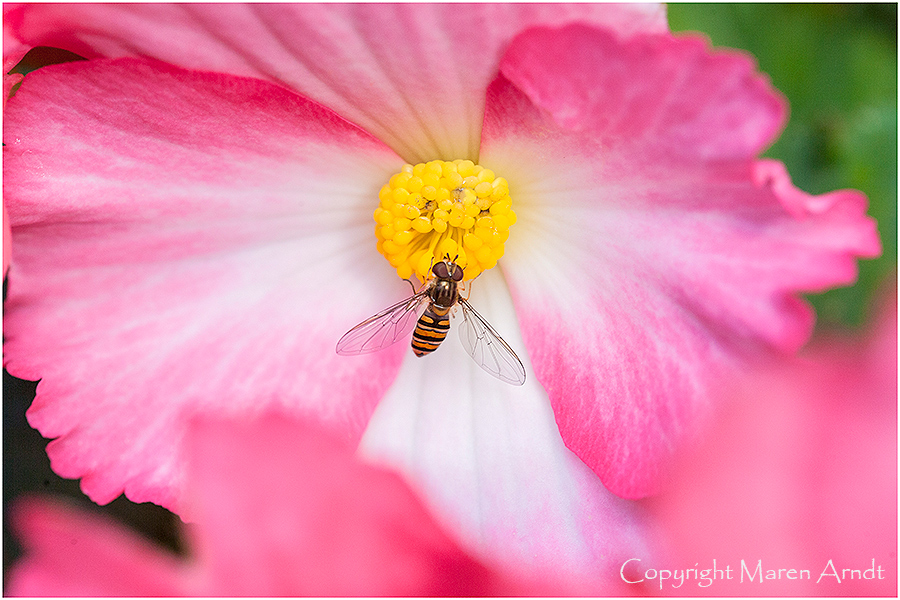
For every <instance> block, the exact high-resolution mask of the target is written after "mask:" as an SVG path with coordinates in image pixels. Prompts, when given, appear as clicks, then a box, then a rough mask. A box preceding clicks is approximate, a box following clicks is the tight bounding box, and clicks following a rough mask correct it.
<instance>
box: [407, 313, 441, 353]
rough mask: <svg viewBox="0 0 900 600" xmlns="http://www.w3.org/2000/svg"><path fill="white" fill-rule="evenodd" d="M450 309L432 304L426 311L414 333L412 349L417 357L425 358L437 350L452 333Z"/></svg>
mask: <svg viewBox="0 0 900 600" xmlns="http://www.w3.org/2000/svg"><path fill="white" fill-rule="evenodd" d="M449 313H450V307H449V306H448V307H447V308H445V309H442V308H440V307H438V306H435V305H434V304H432V305H431V306H429V307H428V308H426V309H425V312H424V313H422V316H421V317H419V321H418V322H417V323H416V329H415V331H413V337H412V348H413V352H415V353H416V356H425V355H426V354H429V353H431V352H434V351H435V350H437V347H438V346H440V345H441V342H443V341H444V338H445V337H447V332H448V331H450V317H449Z"/></svg>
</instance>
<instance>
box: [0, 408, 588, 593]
mask: <svg viewBox="0 0 900 600" xmlns="http://www.w3.org/2000/svg"><path fill="white" fill-rule="evenodd" d="M185 439H186V443H187V447H186V456H187V462H188V464H189V465H190V472H191V476H190V477H189V478H188V481H189V482H190V485H189V490H188V498H189V507H190V508H189V512H190V514H191V516H192V518H194V519H196V523H195V524H194V525H193V526H192V527H190V528H188V529H186V531H185V533H186V534H187V546H188V548H189V555H190V556H189V558H188V559H187V560H184V559H181V558H178V557H176V556H174V555H171V554H169V553H166V552H164V551H162V550H161V549H159V548H156V547H154V546H153V545H152V544H150V543H148V542H146V541H143V540H141V539H139V538H138V537H137V536H135V535H134V534H132V533H130V532H128V531H126V530H124V529H123V528H122V527H121V526H119V525H116V524H115V523H113V522H108V521H105V520H103V519H102V518H100V517H97V516H94V515H92V514H90V513H84V512H83V511H80V510H76V509H74V508H70V507H67V506H65V505H63V504H60V503H58V502H53V501H49V500H45V499H38V498H30V499H27V500H25V501H21V502H20V503H19V504H18V505H17V506H16V509H15V511H14V513H13V523H14V527H15V529H16V530H17V532H18V535H19V537H20V538H21V539H22V541H23V544H24V546H25V549H26V554H25V557H24V558H23V559H22V560H21V561H20V562H18V563H17V564H16V565H14V566H13V568H12V571H11V573H10V576H9V581H8V585H7V587H6V589H5V591H6V593H7V594H10V595H13V596H19V595H24V596H47V595H50V596H73V595H77V596H183V595H202V596H220V595H226V596H246V595H252V596H382V595H387V596H448V595H452V596H456V595H466V596H487V595H536V594H554V595H556V594H559V593H561V592H573V591H576V590H582V591H585V590H586V589H587V588H576V587H563V586H561V585H560V584H558V583H552V582H551V581H552V580H547V579H544V580H539V579H536V578H535V574H533V573H532V574H530V575H527V576H526V575H524V574H522V573H515V572H508V571H504V570H502V569H499V568H497V567H496V565H493V564H491V563H490V562H489V561H484V560H482V559H479V558H477V557H474V556H472V555H470V554H468V553H466V552H465V551H464V550H462V549H461V548H460V547H459V545H458V544H457V542H456V541H455V540H454V539H453V538H452V537H451V536H450V535H448V534H447V533H446V532H445V531H444V530H443V529H442V528H441V527H440V526H439V525H438V524H437V523H436V522H435V520H434V519H433V518H432V517H431V515H429V514H428V512H427V510H426V509H425V508H424V506H423V505H422V503H421V501H420V500H419V499H418V498H417V497H416V495H415V493H414V492H413V491H412V490H411V489H410V488H409V486H408V485H407V484H406V483H405V482H404V481H403V480H402V479H401V478H400V477H399V476H398V475H397V474H396V473H393V472H389V471H386V470H384V469H380V468H377V467H373V466H370V465H366V464H364V463H361V462H359V461H358V460H356V459H355V457H354V456H353V451H352V448H350V447H347V446H346V445H342V444H340V443H337V442H336V441H335V440H334V439H333V438H330V437H329V436H326V435H324V434H322V433H321V432H320V431H319V430H317V429H316V428H315V427H311V426H310V425H309V424H304V423H299V422H296V421H292V420H290V419H286V418H283V417H278V416H273V415H270V416H266V417H263V418H259V419H256V420H254V421H251V422H241V423H238V422H235V421H227V420H201V421H199V422H196V423H194V425H193V427H191V428H190V429H189V431H188V433H187V435H186V438H185Z"/></svg>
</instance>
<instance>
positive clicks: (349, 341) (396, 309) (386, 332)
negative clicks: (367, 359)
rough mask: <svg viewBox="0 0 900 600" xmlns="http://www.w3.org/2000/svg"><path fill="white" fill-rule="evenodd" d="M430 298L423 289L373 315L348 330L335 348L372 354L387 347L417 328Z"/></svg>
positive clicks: (341, 351)
mask: <svg viewBox="0 0 900 600" xmlns="http://www.w3.org/2000/svg"><path fill="white" fill-rule="evenodd" d="M427 300H428V293H427V291H421V292H419V293H418V294H416V295H414V296H410V297H409V298H407V299H406V300H403V301H401V302H398V303H397V304H395V305H393V306H391V307H390V308H386V309H384V310H383V311H381V312H380V313H378V314H377V315H375V316H374V317H369V318H368V319H366V320H365V321H363V322H362V323H360V324H359V325H357V326H356V327H354V328H353V329H351V330H350V331H348V332H347V333H345V334H344V337H342V338H341V339H340V340H338V343H337V348H335V350H337V353H338V354H368V353H369V352H376V351H378V350H381V349H382V348H387V347H388V346H390V345H391V344H393V343H394V342H397V341H398V340H400V339H401V338H403V337H404V336H406V335H407V334H408V333H409V332H410V331H412V330H413V328H414V327H415V326H416V321H418V320H419V316H420V313H421V312H422V310H423V309H424V306H425V304H426V302H427Z"/></svg>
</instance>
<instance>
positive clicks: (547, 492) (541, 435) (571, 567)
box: [361, 271, 646, 594]
mask: <svg viewBox="0 0 900 600" xmlns="http://www.w3.org/2000/svg"><path fill="white" fill-rule="evenodd" d="M470 300H471V303H472V304H473V306H474V307H475V308H476V310H478V311H479V313H481V314H482V315H483V316H484V317H485V318H486V319H488V321H489V322H490V323H491V324H492V325H493V326H494V328H495V329H496V330H497V331H498V332H499V333H500V334H501V335H503V336H504V338H505V340H506V341H507V342H508V343H509V344H510V345H511V346H512V347H513V348H514V349H515V350H516V351H517V353H518V354H519V356H520V358H522V359H523V361H524V362H526V363H528V360H527V355H526V354H525V352H524V348H525V347H524V345H523V343H522V340H521V337H520V335H519V328H518V326H517V324H516V321H515V318H514V316H513V315H514V312H513V309H512V304H511V301H510V298H509V292H508V291H507V289H506V287H505V285H504V283H503V279H502V276H501V275H500V274H499V273H498V272H497V271H489V272H486V273H484V274H482V275H481V277H479V278H478V279H477V280H476V281H475V282H474V286H473V291H472V294H471V298H470ZM460 326H461V323H460V322H459V320H457V322H455V323H453V324H452V327H451V329H457V328H459V327H460ZM448 337H449V338H454V337H456V333H455V332H454V331H451V333H450V335H449V336H448ZM528 370H529V375H528V377H529V379H527V380H526V382H525V385H524V386H522V387H517V386H512V385H509V384H507V383H504V382H501V381H499V380H496V379H494V378H493V377H491V375H489V374H488V373H486V372H484V371H482V370H481V369H480V368H479V367H478V365H477V364H476V363H475V362H474V361H473V360H472V359H471V358H470V357H469V356H468V355H467V354H466V353H465V352H464V350H463V347H462V345H461V344H460V342H459V340H456V339H447V340H446V341H445V342H444V343H443V344H442V345H441V346H440V347H439V348H438V350H437V351H435V352H434V354H431V355H428V356H426V357H423V358H417V357H415V356H414V355H413V354H412V353H411V352H410V353H408V354H407V357H406V361H405V362H404V364H403V366H402V368H401V370H400V374H399V375H398V377H397V380H396V381H395V383H394V385H393V387H391V389H390V390H389V391H388V393H387V395H386V396H385V398H384V399H383V400H382V401H381V403H380V404H379V405H378V408H377V409H376V411H375V414H374V415H373V416H372V420H371V422H370V424H369V427H368V429H367V430H366V433H365V436H364V437H363V442H362V446H361V447H362V451H363V452H364V454H366V455H368V456H372V457H374V458H376V459H378V460H381V461H385V462H386V463H388V464H392V465H396V466H398V468H402V470H403V471H404V472H405V473H410V474H411V476H412V477H413V479H414V480H415V481H417V483H418V484H419V486H420V488H421V489H422V490H423V493H424V494H425V495H426V497H427V499H428V501H429V503H430V505H431V506H434V507H435V513H436V514H438V515H442V517H443V518H444V520H445V522H446V523H448V525H449V526H450V527H452V529H453V530H454V531H457V532H460V534H461V535H462V537H463V540H464V541H465V542H466V543H467V545H468V546H469V547H470V548H473V549H474V550H476V551H479V552H481V553H484V554H487V555H491V556H498V557H502V559H503V560H504V561H505V562H506V563H507V564H508V565H510V566H516V565H518V566H520V567H522V566H523V567H525V568H527V569H528V570H529V571H530V572H532V573H536V574H540V573H546V572H550V573H556V574H558V575H560V576H564V577H573V578H578V579H580V580H581V581H583V582H585V584H586V585H589V586H593V587H591V593H592V594H594V593H598V592H600V591H602V592H611V591H616V590H614V589H612V588H610V587H609V586H610V582H615V581H617V579H616V577H615V576H614V575H615V573H614V569H615V568H617V566H616V564H617V561H619V560H620V559H621V560H624V559H625V558H627V557H628V556H631V555H632V553H634V552H639V553H640V552H645V551H646V548H645V547H644V542H643V533H644V532H643V531H642V529H641V526H640V513H639V510H638V509H637V507H636V506H634V505H633V504H632V503H630V502H628V501H625V500H622V499H620V498H616V497H615V496H613V495H612V494H611V493H610V492H609V491H607V490H606V489H605V488H604V487H603V485H602V484H601V483H600V480H599V479H598V478H597V477H596V475H595V474H594V473H592V472H591V471H590V470H589V469H587V468H586V467H585V465H584V464H583V463H582V462H581V461H579V460H578V459H577V458H576V457H575V456H574V455H573V454H572V453H571V452H569V451H568V450H567V449H566V448H565V447H564V446H563V443H562V440H561V439H560V437H559V431H558V430H557V427H556V424H555V423H554V420H553V414H552V412H551V409H550V405H549V402H548V399H547V396H546V394H545V393H544V391H543V389H542V388H541V387H540V386H539V385H538V383H537V381H535V379H534V378H533V376H532V374H531V373H530V369H528ZM604 586H606V587H604Z"/></svg>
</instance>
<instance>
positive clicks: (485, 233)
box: [373, 160, 516, 281]
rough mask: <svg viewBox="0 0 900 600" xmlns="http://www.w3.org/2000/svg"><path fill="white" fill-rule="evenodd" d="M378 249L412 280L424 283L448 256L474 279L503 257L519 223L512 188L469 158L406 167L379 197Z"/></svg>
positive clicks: (395, 175)
mask: <svg viewBox="0 0 900 600" xmlns="http://www.w3.org/2000/svg"><path fill="white" fill-rule="evenodd" d="M378 199H379V205H378V208H376V209H375V213H374V215H373V216H374V218H375V236H376V237H377V238H378V251H379V252H381V254H383V255H384V257H385V258H386V259H387V260H388V262H389V263H391V265H393V266H394V267H395V268H396V269H397V275H399V276H400V277H401V278H403V279H408V278H409V277H411V276H412V275H416V276H417V277H418V278H419V279H421V280H422V281H425V280H426V279H428V277H429V276H430V272H431V267H432V265H434V264H435V263H436V262H440V261H441V260H443V259H444V257H445V256H449V257H450V258H451V259H454V260H455V262H456V264H458V265H459V266H460V267H462V268H463V279H465V280H471V279H474V278H475V277H478V275H480V274H481V272H482V271H485V270H487V269H490V268H492V267H493V266H494V265H496V264H497V260H499V259H500V257H501V256H503V244H504V242H506V240H507V238H508V237H509V228H510V226H512V225H514V224H515V222H516V213H515V212H514V211H513V210H512V200H511V199H510V197H509V184H508V183H507V181H506V179H504V178H503V177H497V176H496V175H495V174H494V172H493V171H491V170H490V169H485V168H484V167H482V166H481V165H476V164H475V163H473V162H472V161H470V160H454V161H452V162H448V161H444V160H432V161H430V162H427V163H419V164H417V165H408V164H407V165H403V169H401V171H400V172H399V173H396V174H394V175H393V176H392V177H391V178H390V180H389V181H388V183H387V184H385V185H384V187H382V188H381V191H380V192H379V193H378Z"/></svg>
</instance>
